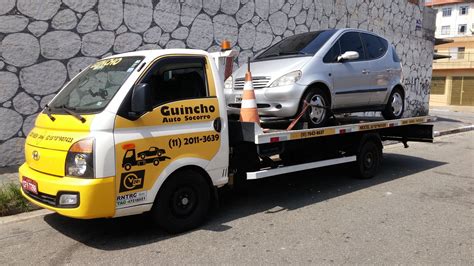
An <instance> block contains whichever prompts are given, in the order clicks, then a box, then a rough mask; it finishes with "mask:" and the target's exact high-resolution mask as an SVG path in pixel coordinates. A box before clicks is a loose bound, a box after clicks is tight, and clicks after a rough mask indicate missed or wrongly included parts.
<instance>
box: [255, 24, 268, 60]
mask: <svg viewBox="0 0 474 266" xmlns="http://www.w3.org/2000/svg"><path fill="white" fill-rule="evenodd" d="M272 40H273V32H272V28H271V26H270V24H268V22H266V21H262V22H261V23H260V24H258V26H257V34H256V37H255V45H254V46H253V51H254V52H258V51H260V50H261V49H263V48H266V47H268V46H269V45H270V44H271V43H272Z"/></svg>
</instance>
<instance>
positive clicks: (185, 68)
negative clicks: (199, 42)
mask: <svg viewBox="0 0 474 266" xmlns="http://www.w3.org/2000/svg"><path fill="white" fill-rule="evenodd" d="M234 55H235V52H234V51H232V50H226V51H220V52H215V53H208V52H206V51H201V50H191V49H164V50H148V51H137V52H131V53H126V54H118V55H113V56H111V57H107V58H105V59H102V60H100V61H98V62H96V63H94V64H92V65H91V66H89V67H88V68H86V69H85V70H83V71H82V72H81V73H79V74H78V75H77V76H76V77H74V78H73V79H72V80H71V81H70V82H68V83H67V84H66V85H65V86H64V88H63V89H61V91H60V92H59V93H58V94H57V95H56V96H55V97H54V98H53V100H51V102H50V103H49V104H48V105H47V106H46V107H45V108H44V110H43V111H42V113H41V114H40V115H39V116H38V118H37V120H36V123H35V127H34V128H33V129H32V131H31V132H30V133H29V135H28V137H27V139H26V143H25V158H26V162H25V163H24V164H23V165H22V166H21V167H20V169H19V180H20V182H21V184H22V194H23V196H24V197H26V198H27V199H28V200H29V201H31V202H32V203H34V204H36V205H38V206H40V207H43V208H46V209H50V210H53V211H55V212H57V213H59V214H61V215H64V216H68V217H74V218H79V219H92V218H112V217H120V216H126V215H136V214H141V213H145V212H151V215H150V217H151V218H152V219H153V220H154V221H155V222H156V223H157V224H158V225H159V226H160V227H161V228H163V229H164V230H166V231H168V232H171V233H176V232H182V231H186V230H190V229H192V228H195V227H197V226H199V225H200V224H202V223H203V222H204V221H205V219H206V217H207V216H208V213H209V210H210V208H211V206H213V202H217V201H218V196H217V195H218V194H217V193H216V191H217V189H218V188H220V187H223V186H226V185H228V186H233V187H238V186H239V185H240V184H242V183H245V182H246V181H247V180H252V179H260V178H270V177H273V176H277V175H281V174H288V173H295V172H298V171H303V170H309V169H315V168H318V167H325V166H329V165H338V164H347V163H351V164H353V166H354V169H355V170H356V171H355V172H356V173H357V175H358V176H360V177H361V178H371V177H373V176H374V175H375V174H376V172H377V170H378V169H379V167H380V164H381V160H382V149H383V145H382V141H385V140H395V141H401V142H403V143H404V144H405V145H406V143H407V142H409V141H418V142H432V141H433V128H432V125H429V124H426V123H427V122H432V121H434V120H435V118H434V117H430V116H422V117H410V118H403V119H396V120H377V119H369V118H361V119H356V120H354V119H353V120H350V119H349V120H347V121H344V120H343V119H342V120H340V121H339V122H338V123H337V124H334V125H332V126H328V127H324V128H311V129H302V128H300V129H294V130H285V129H276V128H273V129H268V128H263V127H262V126H260V125H259V124H258V123H251V122H241V121H238V120H235V119H231V118H229V116H228V114H227V110H226V103H225V96H224V91H223V80H224V75H225V74H226V73H228V72H229V71H228V70H226V66H229V61H228V58H229V57H232V56H234ZM99 92H101V93H99ZM105 92H106V93H105ZM150 147H160V149H162V153H165V152H166V155H167V156H166V158H164V157H163V158H162V157H160V156H161V155H160V156H158V157H160V158H162V159H163V160H161V159H158V163H156V162H155V161H154V160H151V161H146V159H145V161H140V160H141V159H137V158H136V157H135V156H136V155H135V150H137V151H147V150H149V149H150ZM158 157H157V158H158ZM53 162H54V163H53ZM150 162H151V163H150ZM154 162H155V164H154Z"/></svg>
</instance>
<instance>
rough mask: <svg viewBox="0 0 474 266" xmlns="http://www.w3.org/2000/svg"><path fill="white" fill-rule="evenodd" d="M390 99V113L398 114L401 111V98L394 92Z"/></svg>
mask: <svg viewBox="0 0 474 266" xmlns="http://www.w3.org/2000/svg"><path fill="white" fill-rule="evenodd" d="M392 97H393V99H392V113H393V115H395V116H399V115H400V114H401V113H402V111H403V99H402V96H401V95H400V93H398V92H395V93H394V94H393V96H392Z"/></svg>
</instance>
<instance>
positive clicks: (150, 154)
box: [122, 143, 171, 171]
mask: <svg viewBox="0 0 474 266" xmlns="http://www.w3.org/2000/svg"><path fill="white" fill-rule="evenodd" d="M122 148H123V149H124V150H125V154H124V155H123V160H122V167H123V169H125V171H130V169H132V167H133V166H140V165H145V164H149V163H152V164H153V165H154V166H158V165H159V164H160V162H161V161H164V160H169V159H171V158H170V157H168V156H165V155H164V154H165V153H166V150H164V149H160V148H158V147H155V146H151V147H150V148H148V150H144V151H141V152H139V153H136V151H135V145H134V144H133V143H129V144H124V145H123V146H122Z"/></svg>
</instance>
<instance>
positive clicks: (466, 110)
mask: <svg viewBox="0 0 474 266" xmlns="http://www.w3.org/2000/svg"><path fill="white" fill-rule="evenodd" d="M429 115H432V116H437V117H438V120H437V121H436V122H434V123H433V125H434V132H435V136H440V135H446V134H452V133H456V132H461V131H467V130H474V106H432V107H430V112H429ZM8 182H18V166H10V167H4V168H0V186H2V185H3V184H5V183H8Z"/></svg>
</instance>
